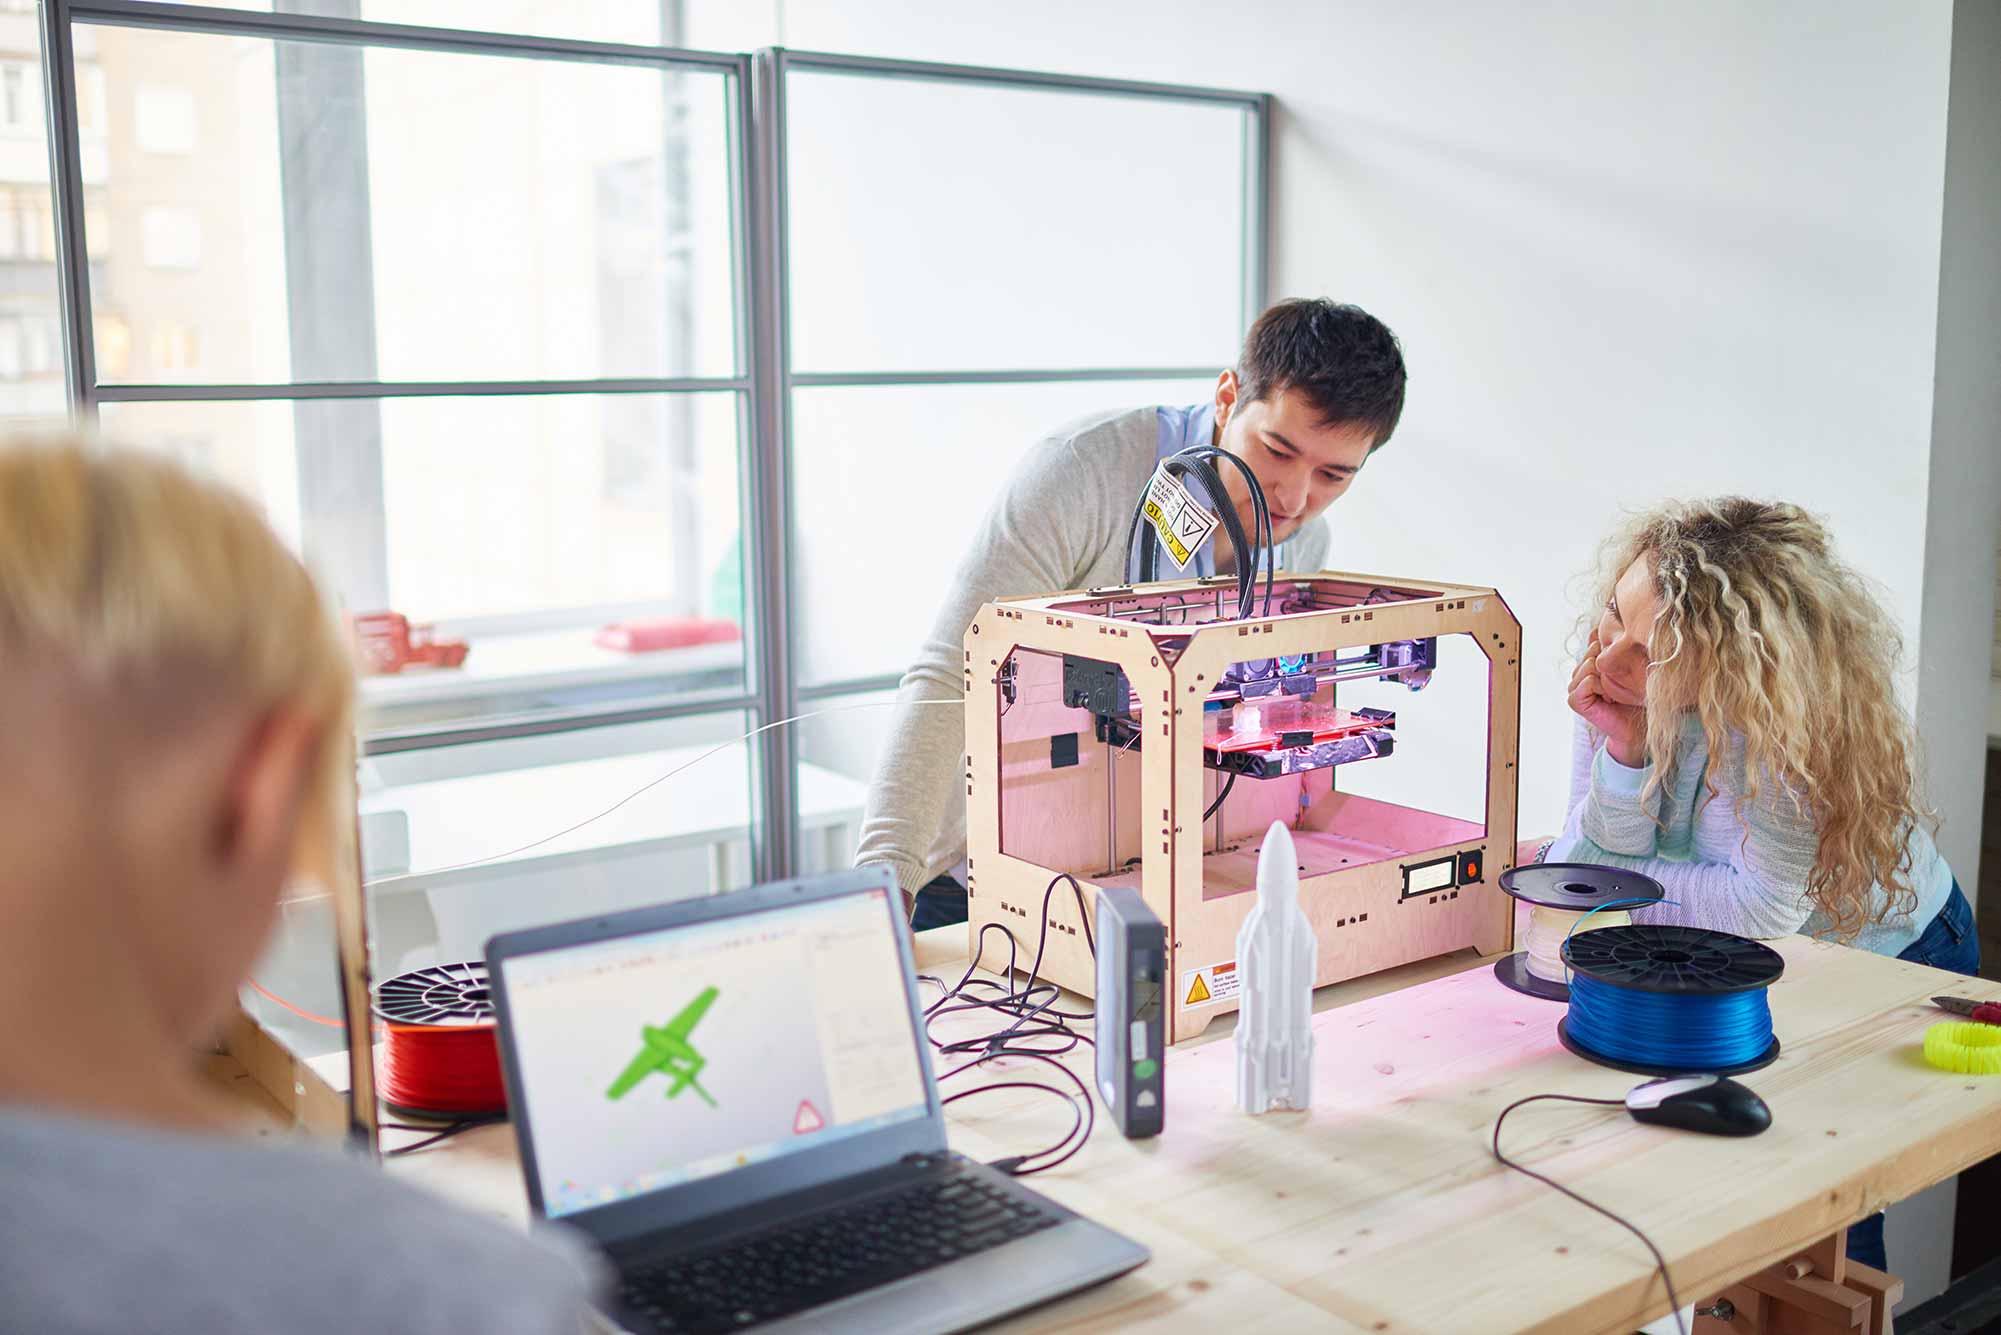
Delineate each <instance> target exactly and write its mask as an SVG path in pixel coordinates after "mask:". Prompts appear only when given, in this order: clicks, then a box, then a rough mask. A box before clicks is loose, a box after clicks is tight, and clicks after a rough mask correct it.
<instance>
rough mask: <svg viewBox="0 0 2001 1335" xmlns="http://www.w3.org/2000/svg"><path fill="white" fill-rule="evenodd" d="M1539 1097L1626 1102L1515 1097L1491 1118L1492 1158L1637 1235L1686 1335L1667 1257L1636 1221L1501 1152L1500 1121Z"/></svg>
mask: <svg viewBox="0 0 2001 1335" xmlns="http://www.w3.org/2000/svg"><path fill="white" fill-rule="evenodd" d="M1542 1099H1553V1100H1556V1101H1558V1102H1561V1103H1591V1104H1596V1105H1598V1106H1599V1107H1604V1108H1623V1107H1625V1106H1626V1101H1625V1100H1624V1099H1586V1098H1580V1097H1578V1096H1577V1095H1575V1094H1531V1095H1529V1096H1528V1097H1527V1098H1525V1099H1516V1100H1515V1101H1514V1102H1513V1103H1510V1104H1509V1105H1508V1106H1507V1107H1505V1108H1503V1109H1501V1115H1500V1116H1499V1117H1496V1118H1495V1119H1494V1144H1493V1150H1494V1157H1495V1158H1496V1159H1499V1160H1500V1161H1501V1163H1502V1164H1503V1165H1505V1166H1506V1167H1509V1168H1512V1169H1514V1170H1515V1171H1516V1172H1517V1173H1520V1174H1522V1175H1523V1176H1525V1177H1532V1178H1534V1179H1535V1180H1536V1181H1538V1182H1540V1183H1542V1184H1543V1185H1544V1186H1546V1187H1554V1188H1555V1189H1556V1190H1558V1191H1560V1192H1562V1193H1563V1194H1564V1195H1566V1196H1568V1197H1570V1199H1572V1200H1573V1201H1576V1202H1577V1203H1578V1204H1579V1205H1583V1206H1587V1207H1589V1208H1590V1209H1593V1210H1596V1211H1597V1212H1598V1213H1599V1214H1602V1215H1604V1216H1605V1217H1606V1218H1607V1219H1609V1220H1611V1221H1612V1222H1613V1223H1615V1224H1617V1225H1619V1226H1620V1227H1621V1228H1624V1229H1627V1230H1629V1231H1630V1232H1631V1233H1632V1235H1633V1236H1634V1237H1636V1238H1638V1239H1639V1240H1640V1241H1641V1242H1644V1243H1645V1244H1646V1245H1647V1250H1648V1251H1650V1252H1652V1253H1653V1254H1654V1267H1655V1269H1657V1270H1659V1271H1660V1272H1661V1283H1662V1284H1663V1285H1665V1286H1666V1287H1667V1296H1668V1303H1669V1304H1670V1306H1671V1307H1672V1308H1673V1311H1674V1324H1675V1329H1677V1330H1679V1331H1680V1332H1681V1335H1688V1327H1687V1326H1685V1325H1683V1324H1682V1319H1681V1299H1680V1298H1679V1297H1677V1296H1676V1295H1675V1291H1674V1280H1673V1279H1671V1278H1669V1277H1668V1267H1667V1258H1666V1257H1664V1256H1662V1255H1661V1249H1660V1248H1658V1247H1656V1246H1654V1240H1653V1239H1652V1238H1650V1237H1648V1236H1647V1235H1646V1234H1644V1233H1642V1232H1640V1229H1639V1226H1638V1225H1637V1224H1632V1223H1629V1222H1627V1221H1626V1220H1624V1219H1621V1218H1620V1217H1619V1216H1618V1215H1616V1214H1613V1213H1612V1212H1611V1211H1610V1210H1608V1209H1606V1208H1605V1207H1604V1206H1602V1205H1600V1204H1598V1202H1596V1201H1593V1200H1587V1199H1586V1198H1584V1197H1583V1196H1580V1195H1578V1194H1577V1193H1576V1192H1574V1191H1572V1190H1571V1189H1570V1188H1569V1187H1566V1186H1564V1185H1563V1184H1562V1183H1561V1182H1558V1181H1556V1180H1555V1179H1554V1178H1549V1177H1545V1176H1543V1175H1542V1174H1541V1173H1538V1172H1536V1171H1535V1170H1534V1169H1533V1168H1524V1167H1523V1166H1522V1165H1520V1164H1518V1163H1516V1162H1515V1161H1514V1160H1513V1159H1510V1158H1509V1157H1508V1156H1507V1155H1505V1154H1503V1153H1501V1123H1502V1122H1505V1121H1507V1120H1508V1114H1509V1113H1511V1112H1513V1111H1514V1110H1515V1109H1517V1108H1519V1107H1521V1106H1522V1105H1523V1104H1524V1103H1535V1102H1537V1101H1539V1100H1542Z"/></svg>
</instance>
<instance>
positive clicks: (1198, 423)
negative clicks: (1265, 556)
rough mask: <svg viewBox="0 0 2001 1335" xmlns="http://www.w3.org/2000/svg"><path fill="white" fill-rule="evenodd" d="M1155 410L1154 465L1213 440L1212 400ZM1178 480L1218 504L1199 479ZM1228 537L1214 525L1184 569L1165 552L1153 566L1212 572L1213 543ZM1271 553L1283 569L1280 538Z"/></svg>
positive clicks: (1169, 571)
mask: <svg viewBox="0 0 2001 1335" xmlns="http://www.w3.org/2000/svg"><path fill="white" fill-rule="evenodd" d="M1158 411H1159V413H1160V445H1159V447H1158V449H1157V450H1156V452H1155V454H1154V462H1155V464H1156V465H1158V464H1159V462H1160V461H1161V460H1162V459H1165V458H1167V457H1168V456H1169V455H1172V454H1178V453H1180V452H1181V451H1182V450H1185V449H1188V448H1189V447H1190V446H1193V445H1213V444H1215V441H1216V405H1215V404H1213V403H1198V404H1194V405H1192V406H1190V407H1187V408H1169V407H1166V406H1164V405H1163V406H1162V407H1161V408H1160V409H1159V410H1158ZM1227 467H1229V465H1228V464H1224V465H1222V466H1221V467H1218V468H1217V470H1216V471H1217V472H1218V473H1219V474H1220V473H1221V472H1222V470H1223V468H1227ZM1181 481H1182V483H1183V485H1185V486H1186V487H1187V488H1188V490H1189V491H1190V492H1192V493H1193V494H1194V496H1195V499H1197V500H1199V501H1201V502H1202V503H1203V504H1204V505H1206V506H1208V507H1209V508H1210V509H1211V510H1215V509H1217V508H1218V507H1217V505H1216V502H1215V500H1214V499H1213V498H1212V497H1211V496H1210V495H1209V489H1208V488H1207V487H1205V486H1203V485H1202V483H1201V481H1200V480H1199V479H1197V478H1194V477H1184V478H1182V479H1181ZM1223 503H1224V504H1225V505H1227V504H1229V500H1228V498H1227V497H1226V498H1225V499H1224V502H1223ZM1244 536H1245V537H1249V536H1250V535H1249V534H1248V533H1247V534H1245V535H1244ZM1229 540H1230V538H1229V535H1228V534H1226V533H1224V532H1223V529H1222V527H1221V526H1220V525H1218V526H1217V529H1216V531H1215V532H1214V533H1211V534H1210V535H1209V541H1207V542H1205V543H1203V544H1202V547H1201V550H1199V551H1197V552H1196V553H1195V555H1194V558H1193V559H1192V560H1190V561H1189V562H1188V569H1186V570H1183V571H1179V572H1177V571H1176V570H1175V569H1174V561H1173V559H1172V558H1171V557H1167V556H1165V555H1163V556H1162V558H1161V560H1160V562H1159V564H1157V565H1156V566H1155V567H1154V568H1155V570H1156V571H1157V572H1158V573H1159V576H1160V578H1162V579H1176V578H1190V579H1192V578H1194V577H1195V576H1197V575H1204V576H1207V575H1213V574H1215V573H1216V544H1217V543H1227V542H1228V541H1229ZM1274 556H1275V558H1276V560H1277V563H1278V568H1279V569H1280V570H1283V569H1285V544H1284V543H1282V542H1281V543H1280V544H1279V545H1278V547H1277V548H1276V550H1275V552H1274Z"/></svg>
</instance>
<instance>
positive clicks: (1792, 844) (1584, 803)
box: [1544, 497, 1980, 1267]
mask: <svg viewBox="0 0 2001 1335" xmlns="http://www.w3.org/2000/svg"><path fill="white" fill-rule="evenodd" d="M1598 596H1599V598H1600V599H1601V600H1602V607H1601V610H1600V611H1599V612H1598V614H1597V619H1596V622H1595V624H1594V625H1592V626H1591V628H1590V632H1589V635H1588V637H1587V640H1586V643H1585V648H1584V655H1583V658H1582V659H1581V661H1580V662H1579V663H1578V665H1577V668H1576V671H1575V672H1574V673H1573V674H1572V676H1571V682H1570V707H1571V709H1572V710H1573V711H1575V712H1576V713H1577V714H1578V715H1579V723H1578V727H1577V733H1576V741H1575V747H1574V751H1573V760H1572V767H1571V789H1570V798H1571V805H1570V816H1569V819H1568V820H1567V822H1566V823H1565V826H1564V832H1563V834H1562V835H1561V836H1560V837H1559V838H1558V839H1556V840H1555V841H1554V842H1553V843H1552V845H1551V846H1550V847H1549V848H1548V849H1547V850H1546V851H1545V854H1544V857H1545V858H1546V859H1547V860H1549V861H1571V862H1596V863H1603V864H1606V865H1610V866H1617V867H1627V868H1631V869H1634V870H1637V871H1641V872H1644V873H1646V874H1647V875H1649V876H1651V877H1653V878H1654V879H1656V880H1658V881H1660V882H1661V883H1662V884H1663V885H1664V886H1665V887H1666V888H1667V898H1668V899H1669V900H1672V901H1674V902H1673V903H1671V904H1662V905H1660V906H1658V907H1655V908H1650V909H1646V910H1641V911H1636V912H1635V913H1634V914H1633V917H1634V918H1635V920H1638V921H1643V922H1655V923H1684V924H1687V925H1690V926H1694V927H1708V928H1714V929H1716V930H1719V931H1727V932H1735V933H1737V934H1739V935H1741V936H1750V937H1774V936H1784V935H1786V934H1788V933H1791V932H1800V931H1804V932H1807V933H1809V934H1812V935H1816V936H1823V937H1827V938H1830V939H1833V940H1837V941H1842V942H1844V943H1847V944H1850V945H1854V946H1857V947H1860V948H1861V949H1864V950H1868V951H1872V952H1874V953H1876V954H1879V955H1894V956H1897V957H1899V958H1902V959H1907V960H1914V961H1916V962H1918V963H1920V964H1928V965H1931V966H1933V967H1935V968H1941V969H1951V970H1954V971H1955V972H1959V973H1966V974H1971V973H1974V972H1976V971H1977V970H1978V968H1979V963H1980V946H1979V941H1978V938H1977V937H1976V936H1975V935H1974V932H1973V914H1972V910H1971V908H1970V907H1969V906H1968V904H1967V902H1966V897H1965V896H1964V895H1963V894H1961V893H1960V889H1959V885H1958V882H1957V881H1955V880H1954V878H1953V874H1952V869H1951V868H1950V867H1948V866H1947V865H1946V862H1945V859H1944V858H1943V857H1941V856H1940V855H1939V851H1938V848H1937V846H1936V845H1934V843H1933V842H1932V822H1931V820H1930V817H1929V815H1928V813H1927V812H1926V810H1925V809H1924V807H1923V806H1922V805H1921V804H1920V801H1919V799H1918V796H1917V793H1916V778H1915V773H1914V770H1915V765H1916V756H1917V738H1916V734H1915V732H1914V730H1913V728H1912V725H1911V720H1910V718H1909V716H1908V715H1906V714H1905V713H1904V711H1903V709H1902V708H1901V707H1900V706H1899V704H1898V703H1897V694H1896V684H1895V682H1894V680H1893V676H1894V673H1895V670H1896V664H1897V658H1898V654H1899V652H1900V649H1901V645H1900V642H1899V640H1898V636H1897V633H1896V630H1895V629H1894V622H1893V620H1892V618H1891V617H1890V615H1889V614H1888V613H1887V612H1886V611H1884V609H1883V607H1882V605H1881V603H1880V602H1879V601H1878V600H1877V599H1876V597H1875V596H1874V594H1873V593H1872V592H1871V591H1870V588H1869V586H1868V584H1867V582H1866V581H1865V580H1864V579H1863V578H1862V577H1861V576H1860V575H1859V574H1857V573H1856V572H1855V571H1854V570H1852V569H1850V568H1849V567H1848V566H1847V565H1845V564H1843V563H1842V562H1841V560H1840V559H1839V558H1838V557H1837V556H1836V555H1835V553H1834V551H1833V544H1832V542H1831V540H1830V539H1829V536H1828V532H1827V529H1826V528H1825V527H1824V526H1823V525H1822V524H1821V523H1820V521H1818V520H1817V519H1815V518H1814V517H1813V516H1812V515H1810V514H1808V513H1807V512H1806V511H1804V510H1801V509H1800V508H1799V507H1797V506H1793V505H1786V504H1781V503H1766V502H1761V501H1752V500H1745V499H1743V498H1741V497H1724V498H1721V499H1716V500H1704V501H1690V502H1679V503H1674V504H1669V505H1665V506H1662V507H1660V508H1659V509H1656V510H1654V511H1652V512H1650V513H1648V514H1645V515H1642V516H1640V517H1639V518H1638V519H1636V520H1635V521H1633V522H1632V523H1631V524H1629V525H1628V526H1627V527H1625V528H1624V529H1623V530H1621V531H1620V532H1619V533H1617V534H1615V535H1614V536H1613V537H1612V538H1611V539H1610V540H1609V541H1608V542H1607V543H1606V546H1605V550H1604V560H1603V562H1602V568H1601V572H1600V582H1599V588H1598ZM1882 1246H1883V1244H1882V1222H1881V1216H1877V1217H1876V1218H1875V1219H1873V1220H1865V1221H1863V1223H1862V1224H1861V1225H1858V1226H1857V1227H1856V1228H1855V1229H1853V1230H1851V1231H1850V1234H1849V1252H1850V1254H1851V1255H1853V1256H1855V1257H1856V1259H1858V1260H1861V1261H1863V1262H1864V1263H1865V1264H1871V1265H1876V1266H1879V1267H1880V1266H1881V1265H1882V1264H1883V1255H1882Z"/></svg>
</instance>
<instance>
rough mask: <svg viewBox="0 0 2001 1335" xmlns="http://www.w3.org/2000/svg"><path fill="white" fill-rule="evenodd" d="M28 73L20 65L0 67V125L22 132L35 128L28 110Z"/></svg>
mask: <svg viewBox="0 0 2001 1335" xmlns="http://www.w3.org/2000/svg"><path fill="white" fill-rule="evenodd" d="M27 83H28V72H27V71H26V70H25V69H23V68H22V67H21V66H19V65H13V64H8V65H0V124H4V125H5V126H6V128H7V129H9V130H14V131H20V130H31V129H33V128H34V124H35V122H34V118H33V116H32V115H30V113H29V109H28V90H27Z"/></svg>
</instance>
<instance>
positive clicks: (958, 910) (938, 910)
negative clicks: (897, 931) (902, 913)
mask: <svg viewBox="0 0 2001 1335" xmlns="http://www.w3.org/2000/svg"><path fill="white" fill-rule="evenodd" d="M965 920H966V887H965V886H963V885H960V884H959V883H958V882H957V881H955V880H953V879H952V878H951V877H949V876H939V877H934V878H933V879H932V880H931V881H930V883H928V884H927V885H926V886H925V887H924V888H923V889H922V890H919V891H918V892H917V902H916V903H915V904H914V905H912V906H911V910H910V930H911V931H913V932H923V931H929V930H930V929H931V928H933V927H950V926H951V925H952V924H953V923H955V922H964V921H965Z"/></svg>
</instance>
